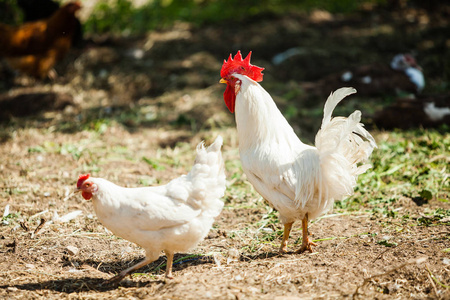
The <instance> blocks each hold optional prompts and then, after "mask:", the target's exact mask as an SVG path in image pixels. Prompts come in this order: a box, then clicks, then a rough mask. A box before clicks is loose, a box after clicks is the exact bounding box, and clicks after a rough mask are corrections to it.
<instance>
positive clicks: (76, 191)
mask: <svg viewBox="0 0 450 300" xmlns="http://www.w3.org/2000/svg"><path fill="white" fill-rule="evenodd" d="M72 192H73V193H74V194H75V193H79V192H81V190H80V189H79V188H77V187H76V188H74V189H73V191H72Z"/></svg>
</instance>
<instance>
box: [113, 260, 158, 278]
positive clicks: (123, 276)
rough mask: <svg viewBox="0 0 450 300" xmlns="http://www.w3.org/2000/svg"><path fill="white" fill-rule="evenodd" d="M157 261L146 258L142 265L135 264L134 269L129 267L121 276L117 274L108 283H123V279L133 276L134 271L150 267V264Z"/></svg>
mask: <svg viewBox="0 0 450 300" xmlns="http://www.w3.org/2000/svg"><path fill="white" fill-rule="evenodd" d="M155 260H156V259H151V258H148V257H146V258H145V259H144V260H143V261H141V262H140V263H137V264H135V265H134V266H132V267H129V268H128V269H125V270H123V271H122V272H120V273H119V274H117V275H116V276H114V277H112V278H111V279H108V280H107V281H106V283H118V282H119V281H121V280H122V279H124V278H125V276H127V275H128V274H131V273H132V272H133V271H135V270H137V269H139V268H142V267H143V266H146V265H148V264H149V263H151V262H152V261H155Z"/></svg>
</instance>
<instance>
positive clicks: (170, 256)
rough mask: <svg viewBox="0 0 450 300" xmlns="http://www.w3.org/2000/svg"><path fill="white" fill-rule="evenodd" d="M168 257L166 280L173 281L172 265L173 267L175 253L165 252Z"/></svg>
mask: <svg viewBox="0 0 450 300" xmlns="http://www.w3.org/2000/svg"><path fill="white" fill-rule="evenodd" d="M164 252H165V253H166V256H167V264H166V278H169V279H173V275H172V265H173V252H171V251H166V250H164Z"/></svg>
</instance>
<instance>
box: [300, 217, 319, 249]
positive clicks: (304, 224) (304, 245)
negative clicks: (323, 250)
mask: <svg viewBox="0 0 450 300" xmlns="http://www.w3.org/2000/svg"><path fill="white" fill-rule="evenodd" d="M302 232H303V238H302V246H301V247H300V249H299V250H298V251H297V253H303V252H305V251H306V250H308V251H309V252H311V253H312V252H313V251H312V246H317V244H316V243H314V242H313V241H310V240H309V236H308V214H306V215H305V217H304V218H303V220H302Z"/></svg>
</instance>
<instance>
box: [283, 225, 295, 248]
mask: <svg viewBox="0 0 450 300" xmlns="http://www.w3.org/2000/svg"><path fill="white" fill-rule="evenodd" d="M292 224H294V222H291V223H286V224H284V233H283V241H281V246H280V254H284V253H286V252H287V242H288V239H289V234H290V233H291V228H292Z"/></svg>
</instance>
